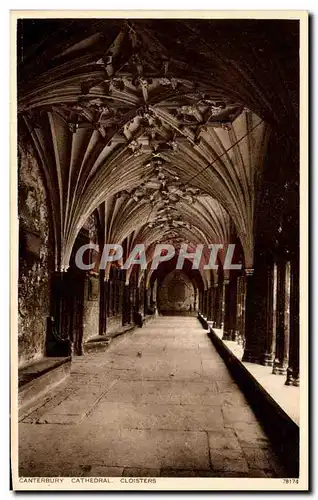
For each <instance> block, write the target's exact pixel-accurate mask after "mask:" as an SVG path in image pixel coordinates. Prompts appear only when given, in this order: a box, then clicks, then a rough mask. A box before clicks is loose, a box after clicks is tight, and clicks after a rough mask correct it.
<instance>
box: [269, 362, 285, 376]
mask: <svg viewBox="0 0 318 500" xmlns="http://www.w3.org/2000/svg"><path fill="white" fill-rule="evenodd" d="M272 373H273V375H286V373H287V366H286V365H285V364H284V363H282V362H281V361H279V360H278V359H275V361H274V364H273V371H272Z"/></svg>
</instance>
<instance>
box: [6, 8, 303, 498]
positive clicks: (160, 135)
mask: <svg viewBox="0 0 318 500" xmlns="http://www.w3.org/2000/svg"><path fill="white" fill-rule="evenodd" d="M10 81H11V166H10V169H11V417H12V418H11V469H12V483H13V489H14V490H16V491H18V490H50V491H52V490H53V491H58V490H60V491H63V490H65V491H66V490H109V491H112V490H114V491H115V490H149V491H150V490H159V491H160V490H169V491H173V490H196V491H199V490H210V491H213V490H221V491H222V490H223V491H228V490H237V491H246V490H254V491H255V490H283V491H284V490H286V491H300V490H302V491H306V490H308V484H309V479H308V474H309V472H308V470H309V466H308V453H309V452H308V405H309V403H308V344H309V336H308V311H307V308H308V267H307V266H308V264H307V253H308V227H307V225H308V222H307V221H308V130H307V128H308V95H307V93H308V13H307V12H305V11H287V10H286V11H253V12H249V11H198V12H196V11H181V10H180V11H167V12H164V11H161V12H160V11H158V12H156V11H148V12H146V11H145V12H143V11H118V12H116V11H93V10H91V11H64V12H63V11H54V10H51V11H36V10H34V11H32V10H29V11H11V80H10Z"/></svg>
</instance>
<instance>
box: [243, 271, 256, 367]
mask: <svg viewBox="0 0 318 500" xmlns="http://www.w3.org/2000/svg"><path fill="white" fill-rule="evenodd" d="M245 275H246V282H245V283H246V299H245V328H244V330H245V348H244V354H243V358H242V361H247V362H249V363H258V361H259V357H258V346H257V341H258V339H257V337H256V335H255V331H254V329H255V310H256V308H257V307H258V304H257V301H256V287H255V276H254V269H245Z"/></svg>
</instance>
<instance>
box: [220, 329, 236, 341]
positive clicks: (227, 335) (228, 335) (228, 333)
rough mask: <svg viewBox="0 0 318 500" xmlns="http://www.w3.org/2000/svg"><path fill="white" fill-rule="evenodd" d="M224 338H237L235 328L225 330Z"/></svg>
mask: <svg viewBox="0 0 318 500" xmlns="http://www.w3.org/2000/svg"><path fill="white" fill-rule="evenodd" d="M222 340H232V341H233V340H235V330H224V331H223V337H222Z"/></svg>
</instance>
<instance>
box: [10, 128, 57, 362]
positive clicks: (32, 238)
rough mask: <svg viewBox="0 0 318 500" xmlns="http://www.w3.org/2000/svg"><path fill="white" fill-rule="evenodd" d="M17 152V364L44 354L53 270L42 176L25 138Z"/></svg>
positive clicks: (22, 139) (47, 209)
mask: <svg viewBox="0 0 318 500" xmlns="http://www.w3.org/2000/svg"><path fill="white" fill-rule="evenodd" d="M20 139H21V140H20V141H19V151H18V215H19V238H20V243H19V244H20V249H19V290H18V308H19V310H18V342H19V364H20V365H21V366H22V365H24V364H25V363H28V362H30V361H33V360H36V359H39V358H41V357H42V356H43V355H44V353H45V340H46V322H47V317H48V316H49V296H50V293H49V292H50V291H49V273H50V271H51V270H52V257H51V255H52V250H51V239H50V238H51V236H50V231H49V208H48V198H47V193H46V190H45V186H44V182H43V177H42V172H41V170H40V168H39V165H38V162H37V159H36V156H35V153H34V151H33V149H32V148H31V146H30V145H29V144H28V142H27V140H26V139H25V137H23V138H22V137H21V138H20Z"/></svg>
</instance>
